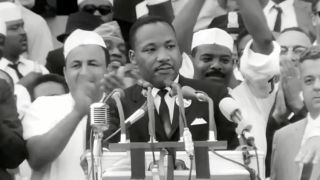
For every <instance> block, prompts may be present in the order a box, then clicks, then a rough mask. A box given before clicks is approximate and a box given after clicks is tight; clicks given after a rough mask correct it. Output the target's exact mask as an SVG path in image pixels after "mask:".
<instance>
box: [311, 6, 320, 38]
mask: <svg viewBox="0 0 320 180" xmlns="http://www.w3.org/2000/svg"><path fill="white" fill-rule="evenodd" d="M312 14H313V16H312V22H313V26H314V27H315V28H316V36H317V44H320V1H318V0H316V1H313V3H312Z"/></svg>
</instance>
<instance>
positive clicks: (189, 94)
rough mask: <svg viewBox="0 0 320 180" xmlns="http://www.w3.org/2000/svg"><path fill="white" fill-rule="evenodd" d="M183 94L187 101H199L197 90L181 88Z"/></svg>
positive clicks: (187, 87)
mask: <svg viewBox="0 0 320 180" xmlns="http://www.w3.org/2000/svg"><path fill="white" fill-rule="evenodd" d="M181 93H182V96H183V97H184V98H186V99H193V100H198V99H197V95H196V90H194V89H193V88H192V87H190V86H183V87H182V88H181Z"/></svg>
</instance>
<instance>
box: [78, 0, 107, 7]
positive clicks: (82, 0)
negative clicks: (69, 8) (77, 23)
mask: <svg viewBox="0 0 320 180" xmlns="http://www.w3.org/2000/svg"><path fill="white" fill-rule="evenodd" d="M84 1H87V0H78V1H77V2H78V6H79V5H80V4H81V3H83V2H84ZM105 1H109V2H111V4H112V5H113V0H105Z"/></svg>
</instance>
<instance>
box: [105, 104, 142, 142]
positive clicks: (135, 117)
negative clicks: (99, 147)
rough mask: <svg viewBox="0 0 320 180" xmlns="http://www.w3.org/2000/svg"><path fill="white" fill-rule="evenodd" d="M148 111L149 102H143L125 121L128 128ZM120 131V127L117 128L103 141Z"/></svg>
mask: <svg viewBox="0 0 320 180" xmlns="http://www.w3.org/2000/svg"><path fill="white" fill-rule="evenodd" d="M147 111H148V107H147V102H145V103H143V104H142V106H141V107H140V108H139V109H138V110H136V111H135V112H134V113H132V114H131V116H129V117H128V118H127V119H126V120H125V121H124V123H125V125H126V127H127V128H128V127H130V126H131V125H132V124H134V123H136V122H137V121H138V120H139V119H141V118H142V117H143V116H144V115H145V114H146V112H147ZM118 132H120V128H119V129H117V130H116V131H115V132H113V133H112V134H111V135H110V136H108V137H107V138H105V139H104V140H103V141H108V140H109V139H111V138H112V137H113V136H115V135H116V134H117V133H118Z"/></svg>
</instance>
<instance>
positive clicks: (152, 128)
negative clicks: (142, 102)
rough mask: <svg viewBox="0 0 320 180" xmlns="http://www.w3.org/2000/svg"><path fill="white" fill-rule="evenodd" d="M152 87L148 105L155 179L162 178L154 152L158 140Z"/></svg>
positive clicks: (148, 91) (148, 94)
mask: <svg viewBox="0 0 320 180" xmlns="http://www.w3.org/2000/svg"><path fill="white" fill-rule="evenodd" d="M151 91H152V88H151V87H148V88H147V106H148V117H149V124H148V129H149V135H150V143H151V152H152V160H153V167H152V169H151V172H152V177H153V180H160V174H159V164H157V163H156V158H155V154H154V144H153V143H154V142H156V139H155V137H156V133H155V116H154V98H153V96H152V93H151Z"/></svg>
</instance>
